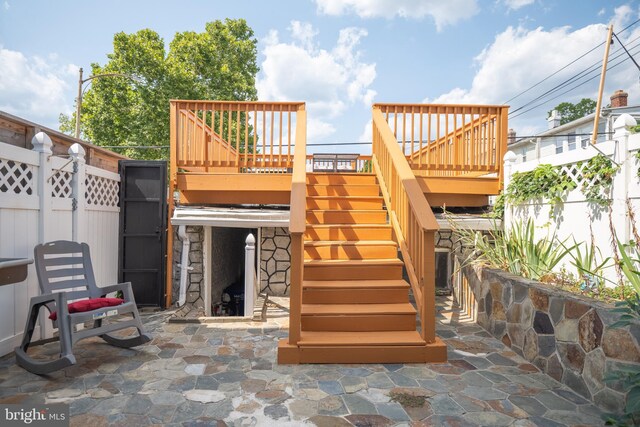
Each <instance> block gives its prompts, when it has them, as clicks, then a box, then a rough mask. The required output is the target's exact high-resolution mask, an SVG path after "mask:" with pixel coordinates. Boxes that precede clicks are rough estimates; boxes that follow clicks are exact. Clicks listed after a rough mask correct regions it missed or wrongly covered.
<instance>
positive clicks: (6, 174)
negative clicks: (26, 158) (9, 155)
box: [0, 159, 35, 196]
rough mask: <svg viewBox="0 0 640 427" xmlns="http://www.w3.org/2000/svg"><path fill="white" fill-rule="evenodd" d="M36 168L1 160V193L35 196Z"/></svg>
mask: <svg viewBox="0 0 640 427" xmlns="http://www.w3.org/2000/svg"><path fill="white" fill-rule="evenodd" d="M34 187H35V183H34V167H33V166H31V165H28V164H26V163H21V162H16V161H14V160H7V159H0V193H13V194H23V195H24V194H26V195H29V196H31V195H33V194H34Z"/></svg>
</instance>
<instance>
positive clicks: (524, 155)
mask: <svg viewBox="0 0 640 427" xmlns="http://www.w3.org/2000/svg"><path fill="white" fill-rule="evenodd" d="M526 161H527V152H526V151H523V152H522V162H523V163H524V162H526Z"/></svg>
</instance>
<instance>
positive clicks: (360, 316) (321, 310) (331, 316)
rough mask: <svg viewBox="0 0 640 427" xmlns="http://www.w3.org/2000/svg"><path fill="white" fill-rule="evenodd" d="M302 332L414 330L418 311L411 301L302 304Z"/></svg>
mask: <svg viewBox="0 0 640 427" xmlns="http://www.w3.org/2000/svg"><path fill="white" fill-rule="evenodd" d="M301 315H302V317H301V326H302V330H303V331H332V332H370V331H415V330H416V310H415V308H413V306H412V305H411V304H410V303H409V302H406V301H405V302H403V303H380V304H303V305H302V311H301Z"/></svg>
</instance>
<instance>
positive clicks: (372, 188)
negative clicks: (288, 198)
mask: <svg viewBox="0 0 640 427" xmlns="http://www.w3.org/2000/svg"><path fill="white" fill-rule="evenodd" d="M378 195H380V187H378V185H376V184H338V185H323V184H307V196H378Z"/></svg>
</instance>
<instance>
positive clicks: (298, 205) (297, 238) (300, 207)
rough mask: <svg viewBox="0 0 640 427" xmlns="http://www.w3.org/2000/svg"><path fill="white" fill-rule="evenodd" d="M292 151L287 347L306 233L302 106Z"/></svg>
mask: <svg viewBox="0 0 640 427" xmlns="http://www.w3.org/2000/svg"><path fill="white" fill-rule="evenodd" d="M296 115H297V121H296V135H295V138H296V139H295V149H294V152H293V171H292V173H291V202H290V214H289V215H290V216H289V234H290V235H291V276H290V280H291V285H290V288H289V344H290V345H297V344H298V341H299V340H300V327H301V325H300V322H301V314H300V313H301V310H302V280H303V268H304V264H303V263H304V242H303V235H304V232H305V230H306V203H307V165H306V160H307V112H306V111H305V105H304V104H302V105H301V106H299V107H298V111H297V113H296Z"/></svg>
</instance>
